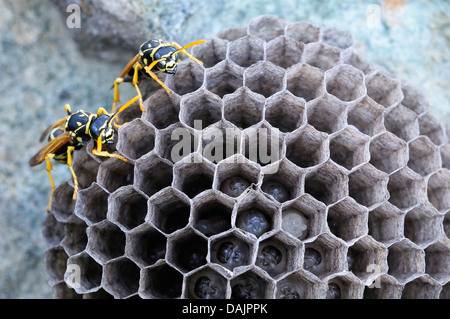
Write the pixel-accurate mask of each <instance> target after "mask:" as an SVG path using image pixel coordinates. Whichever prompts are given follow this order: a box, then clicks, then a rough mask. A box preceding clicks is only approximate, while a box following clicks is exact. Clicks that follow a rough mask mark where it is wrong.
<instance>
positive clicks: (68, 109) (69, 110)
mask: <svg viewBox="0 0 450 319" xmlns="http://www.w3.org/2000/svg"><path fill="white" fill-rule="evenodd" d="M64 111H65V112H66V113H67V115H71V114H72V110H71V109H70V105H69V104H66V105H64Z"/></svg>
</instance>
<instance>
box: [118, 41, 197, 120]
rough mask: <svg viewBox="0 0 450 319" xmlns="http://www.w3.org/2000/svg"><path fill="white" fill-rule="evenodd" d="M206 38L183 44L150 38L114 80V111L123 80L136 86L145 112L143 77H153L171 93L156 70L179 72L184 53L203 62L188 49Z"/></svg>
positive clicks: (194, 59) (142, 109)
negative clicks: (119, 86)
mask: <svg viewBox="0 0 450 319" xmlns="http://www.w3.org/2000/svg"><path fill="white" fill-rule="evenodd" d="M204 42H206V40H198V41H194V42H191V43H189V44H186V45H185V46H183V47H182V46H181V45H179V44H178V43H176V42H171V43H167V42H164V41H163V40H161V39H157V40H149V41H147V42H145V43H143V44H142V45H141V47H140V50H139V53H138V54H136V56H135V57H134V58H133V59H131V60H130V61H129V62H128V63H127V65H126V66H125V68H124V69H123V71H122V72H121V73H120V75H119V76H118V77H117V78H116V80H115V81H114V84H113V87H114V102H113V107H112V110H113V112H114V110H115V108H116V103H117V102H118V101H119V89H118V84H119V83H122V82H131V84H132V85H133V86H134V87H135V89H136V92H137V94H138V96H139V106H140V108H141V111H142V112H145V110H144V107H143V101H142V94H141V91H140V90H139V85H138V83H139V81H140V80H141V79H142V77H144V76H146V77H151V78H152V79H153V80H155V81H156V82H158V83H159V84H160V85H161V86H162V87H163V88H164V89H165V90H166V92H167V93H168V94H170V93H171V92H170V90H169V88H168V87H167V86H166V85H165V84H164V83H163V82H162V81H161V80H160V79H158V77H157V75H156V74H155V73H154V72H155V71H160V72H163V73H167V74H175V73H176V72H177V66H178V63H179V62H180V59H179V54H180V53H181V54H184V55H186V56H187V57H188V58H190V59H191V60H193V61H195V62H198V63H200V64H203V63H202V62H201V61H200V60H197V59H196V58H194V57H193V56H192V55H190V54H189V53H188V52H186V49H187V48H189V47H192V46H194V45H197V44H200V43H204Z"/></svg>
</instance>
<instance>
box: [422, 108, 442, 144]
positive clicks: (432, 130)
mask: <svg viewBox="0 0 450 319" xmlns="http://www.w3.org/2000/svg"><path fill="white" fill-rule="evenodd" d="M419 131H420V135H426V136H428V137H429V138H430V140H431V141H432V142H433V143H434V144H436V145H441V144H444V143H446V142H448V138H447V135H446V133H445V130H444V127H443V126H442V123H440V122H439V120H438V119H436V118H435V117H434V116H433V115H431V114H430V113H427V114H424V115H423V116H420V117H419Z"/></svg>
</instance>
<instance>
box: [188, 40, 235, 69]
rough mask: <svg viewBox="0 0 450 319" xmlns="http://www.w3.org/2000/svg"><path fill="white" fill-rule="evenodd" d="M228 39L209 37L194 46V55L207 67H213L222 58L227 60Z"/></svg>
mask: <svg viewBox="0 0 450 319" xmlns="http://www.w3.org/2000/svg"><path fill="white" fill-rule="evenodd" d="M227 48H228V41H227V40H224V39H220V38H212V39H209V40H208V41H207V42H205V43H201V44H199V45H196V46H194V47H193V48H192V55H193V56H195V57H196V58H197V59H199V60H200V61H202V62H203V65H204V66H205V68H211V67H213V66H214V65H216V64H217V63H219V62H220V61H222V60H225V58H226V54H227Z"/></svg>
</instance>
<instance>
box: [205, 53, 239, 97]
mask: <svg viewBox="0 0 450 319" xmlns="http://www.w3.org/2000/svg"><path fill="white" fill-rule="evenodd" d="M243 81H244V68H243V67H241V66H239V65H237V64H236V63H233V62H231V60H228V59H227V60H223V61H221V62H220V63H218V64H217V65H216V66H214V67H212V68H210V69H207V70H206V88H207V89H208V90H209V91H210V92H212V93H214V94H217V95H218V96H220V97H221V98H222V97H224V96H225V95H227V94H231V93H233V92H234V91H236V90H237V89H238V88H240V87H242V85H243Z"/></svg>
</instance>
